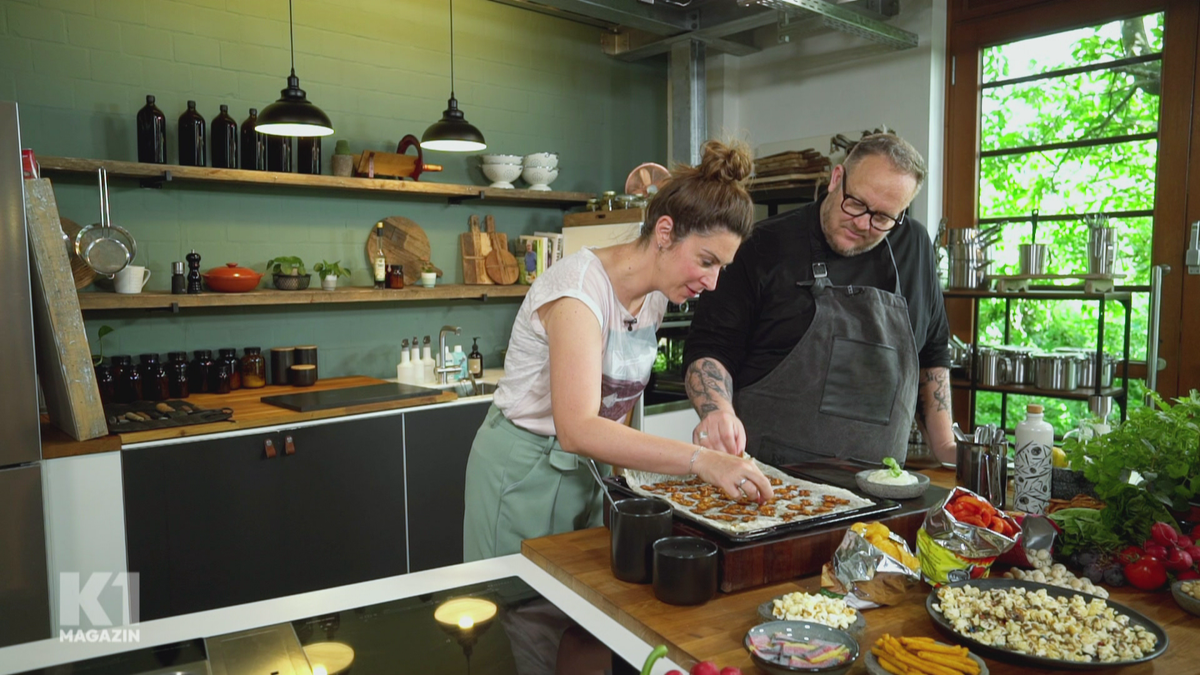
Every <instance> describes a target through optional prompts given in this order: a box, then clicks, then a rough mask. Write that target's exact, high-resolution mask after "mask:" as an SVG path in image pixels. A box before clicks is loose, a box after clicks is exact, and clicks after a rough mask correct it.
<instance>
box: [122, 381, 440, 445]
mask: <svg viewBox="0 0 1200 675" xmlns="http://www.w3.org/2000/svg"><path fill="white" fill-rule="evenodd" d="M372 384H384V381H383V380H379V379H376V378H373V377H360V376H354V377H335V378H330V379H325V380H318V381H317V383H316V384H315V385H313V386H311V387H292V386H288V385H279V386H275V385H272V386H268V387H261V388H259V389H238V390H237V391H235V392H232V393H229V394H193V395H192V396H189V397H188V398H186V399H184V400H186V401H187V402H188V403H194V404H195V405H196V406H197V407H200V408H210V409H215V410H219V409H221V408H232V409H233V419H230V420H226V421H224V422H216V423H213V424H195V425H192V426H186V427H170V428H166V429H151V430H148V431H135V432H132V433H127V434H120V436H121V444H122V445H128V444H130V443H143V442H146V441H161V440H164V439H168V438H183V437H185V436H202V435H205V434H216V433H222V432H226V431H235V430H238V429H253V428H256V427H268V426H275V425H279V424H293V423H295V422H305V421H308V420H318V419H325V418H328V417H341V416H344V415H357V414H360V413H367V412H376V411H379V410H395V409H398V408H408V407H412V406H418V405H429V404H431V403H444V402H446V401H453V400H454V399H456V398H458V396H457V395H456V394H455V393H454V392H453V391H443V392H439V393H438V394H437V395H432V396H423V397H420V398H410V399H404V400H401V401H385V402H382V403H371V404H367V405H356V406H348V407H343V408H327V409H324V410H313V411H310V412H293V411H291V410H285V409H283V408H280V407H277V406H273V405H271V404H269V403H263V402H262V401H261V400H260V399H261V398H262V397H264V396H279V395H282V394H296V393H304V392H312V391H322V390H328V389H342V388H345V387H362V386H367V385H372Z"/></svg>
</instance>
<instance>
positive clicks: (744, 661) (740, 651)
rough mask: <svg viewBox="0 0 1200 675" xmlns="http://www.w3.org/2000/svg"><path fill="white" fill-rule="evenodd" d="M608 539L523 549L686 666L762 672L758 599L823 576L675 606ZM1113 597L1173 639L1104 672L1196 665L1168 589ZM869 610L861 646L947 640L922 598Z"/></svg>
mask: <svg viewBox="0 0 1200 675" xmlns="http://www.w3.org/2000/svg"><path fill="white" fill-rule="evenodd" d="M924 473H926V474H927V475H929V476H930V477H931V478H932V479H933V482H934V483H935V484H939V485H943V486H951V485H953V484H954V473H953V472H952V471H947V470H944V469H935V470H930V471H926V472H924ZM608 544H609V533H608V530H607V529H604V528H593V529H590V530H580V531H577V532H570V533H567V534H559V535H554V536H550V537H543V538H541V539H530V540H526V541H525V542H524V543H523V544H522V546H521V552H522V553H523V554H524V555H525V557H527V558H529V559H530V560H531V561H532V562H533V563H535V564H536V565H538V566H539V567H541V568H542V569H544V570H546V571H547V572H549V573H550V574H551V575H553V576H554V578H556V579H558V580H559V581H561V582H562V583H563V584H564V585H566V586H567V587H569V588H570V589H571V590H573V591H575V592H576V593H577V594H579V595H580V596H582V597H583V598H584V599H586V600H588V601H589V602H591V603H592V604H593V605H595V606H596V607H597V608H599V609H600V610H602V611H604V612H605V613H606V614H608V615H609V616H611V617H612V618H613V619H615V620H616V621H617V622H618V623H620V624H621V625H622V626H624V627H625V628H627V629H628V630H630V631H631V632H633V633H634V634H635V635H637V636H638V637H639V638H641V639H642V640H644V641H646V642H647V643H649V644H651V645H658V644H665V645H667V648H668V650H669V651H668V656H669V657H670V658H671V659H672V660H673V661H675V662H676V663H678V664H680V665H686V667H688V668H691V666H692V665H694V664H695V663H696V662H697V661H713V662H715V663H716V664H717V666H718V667H720V668H724V667H725V666H736V667H738V668H741V669H742V670H743V671H744V672H746V673H747V675H749V674H750V673H761V672H762V671H761V670H759V669H758V668H757V667H756V666H754V664H753V662H752V661H751V660H750V655H749V653H748V652H747V651H746V650H745V648H744V647H743V646H742V639H743V638H744V637H745V635H746V631H747V630H749V629H750V628H751V627H753V626H754V625H756V624H757V623H759V621H758V619H757V609H758V606H759V605H760V604H762V603H763V602H766V601H767V600H770V599H771V598H774V597H776V596H779V595H782V594H784V593H791V592H793V591H809V592H813V591H816V590H818V589H819V588H820V579H819V578H818V577H816V576H813V577H807V578H803V579H797V580H795V581H791V582H787V583H781V584H774V585H770V586H763V587H760V588H756V589H751V590H746V591H740V592H737V593H728V594H725V593H718V594H717V597H716V598H714V599H713V600H710V601H709V602H707V603H705V604H704V605H700V606H698V607H676V606H673V605H667V604H665V603H662V602H659V601H658V599H656V598H655V597H654V589H653V588H652V587H651V586H650V585H648V584H647V585H638V584H629V583H625V582H623V581H618V580H617V579H616V578H614V577H613V575H612V572H611V570H610V568H609V547H608ZM1112 599H1113V600H1114V601H1116V602H1119V603H1121V604H1125V605H1128V606H1129V607H1132V608H1133V609H1136V610H1138V611H1139V612H1141V613H1143V614H1145V615H1146V616H1148V617H1150V618H1151V619H1153V620H1154V621H1156V622H1158V623H1159V625H1161V626H1162V627H1163V628H1164V629H1165V630H1166V632H1167V635H1168V636H1169V637H1170V641H1171V642H1170V646H1168V647H1167V652H1166V653H1165V654H1163V655H1162V656H1160V657H1159V658H1157V659H1155V660H1154V661H1151V662H1150V663H1146V664H1142V665H1139V666H1132V667H1128V668H1121V669H1114V670H1106V671H1105V672H1109V673H1120V674H1121V675H1135V674H1138V675H1140V674H1147V673H1157V674H1160V675H1175V674H1176V673H1187V672H1195V668H1196V664H1195V663H1194V662H1195V661H1196V660H1198V659H1200V639H1198V638H1200V630H1198V629H1197V627H1198V626H1200V623H1198V621H1200V619H1197V618H1196V617H1194V616H1192V615H1190V614H1188V613H1186V612H1184V611H1183V610H1182V609H1181V608H1180V607H1179V606H1178V605H1177V604H1175V600H1174V599H1173V598H1172V597H1171V593H1170V591H1162V592H1158V593H1145V592H1142V591H1137V590H1132V589H1129V588H1121V589H1116V591H1115V592H1114V593H1113V595H1112ZM865 616H866V619H867V631H866V635H865V638H864V640H863V642H862V645H863V648H864V649H865V648H867V647H868V646H869V645H871V644H873V643H874V642H875V640H876V639H877V638H878V637H879V636H880V635H882V634H884V633H891V634H892V635H896V636H900V635H905V636H920V635H925V636H929V637H933V638H936V639H938V640H940V641H943V642H945V641H947V638H946V637H945V636H944V635H942V634H941V633H940V632H939V631H938V630H937V628H936V627H935V625H934V623H933V621H932V620H931V619H930V618H929V615H928V614H927V613H926V611H925V605H924V603H923V602H920V603H917V602H912V603H907V604H904V605H897V606H894V607H881V608H878V609H870V610H866V612H865ZM985 661H986V662H987V665H988V668H989V670H990V671H991V672H992V673H993V674H994V675H1018V674H1021V675H1025V673H1026V672H1027V671H1029V670H1030V669H1029V668H1028V667H1025V666H1016V665H1012V664H1008V663H1004V662H1001V661H996V660H994V659H990V658H985ZM1034 670H1038V669H1034ZM866 672H867V668H866V666H865V665H864V663H863V658H862V657H861V656H860V657H859V659H858V661H857V662H856V663H855V665H854V667H853V668H852V669H851V670H850V673H852V674H854V675H861V674H862V673H866ZM1040 672H1051V671H1049V670H1040Z"/></svg>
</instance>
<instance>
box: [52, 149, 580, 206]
mask: <svg viewBox="0 0 1200 675" xmlns="http://www.w3.org/2000/svg"><path fill="white" fill-rule="evenodd" d="M38 161H39V163H40V164H41V167H42V170H43V171H46V172H63V173H79V174H94V173H95V172H96V170H97V169H99V168H100V167H104V168H105V169H107V170H108V174H109V176H111V177H113V178H136V179H140V180H141V181H142V185H143V186H145V187H159V186H161V185H163V184H166V183H170V182H174V181H197V182H213V183H234V184H240V185H280V186H286V187H305V188H317V189H321V190H355V191H360V192H392V193H396V194H398V195H409V196H414V197H432V198H446V199H449V200H450V201H452V202H457V201H460V200H467V199H479V200H482V201H490V202H518V203H528V204H543V205H545V204H549V205H554V206H559V207H562V208H569V207H571V206H579V205H583V204H585V203H586V202H587V200H589V199H592V198H593V197H595V196H596V195H595V194H593V193H589V192H556V191H551V192H539V191H535V190H501V189H497V188H490V187H481V186H476V185H455V184H452V183H430V182H422V181H412V180H395V179H382V178H356V177H342V176H323V175H309V174H301V173H281V172H277V171H244V170H242V169H214V168H209V167H202V166H179V165H177V164H142V163H139V162H120V161H116V160H108V159H79V158H74V157H38Z"/></svg>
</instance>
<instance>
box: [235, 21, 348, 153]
mask: <svg viewBox="0 0 1200 675" xmlns="http://www.w3.org/2000/svg"><path fill="white" fill-rule="evenodd" d="M288 35H289V39H290V41H291V54H292V74H291V75H289V76H288V80H287V83H288V84H287V88H286V89H283V90H281V91H280V92H279V100H278V101H275V102H274V103H272V104H271V105H269V106H267V107H266V108H263V110H262V112H260V113H258V124H256V125H255V126H254V130H255V131H258V132H260V133H264V134H270V135H272V136H300V137H307V136H330V135H332V134H333V123H332V122H330V121H329V115H326V114H325V113H324V112H323V111H322V110H321V109H320V108H318V107H317V106H315V105H313V104H312V103H309V102H308V98H307V97H306V96H305V94H304V90H303V89H301V88H300V78H298V77H296V29H295V26H294V25H293V23H292V0H288Z"/></svg>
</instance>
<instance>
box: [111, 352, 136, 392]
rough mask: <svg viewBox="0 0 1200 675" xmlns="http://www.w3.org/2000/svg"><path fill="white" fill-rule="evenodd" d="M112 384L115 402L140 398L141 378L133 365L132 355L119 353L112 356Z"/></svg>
mask: <svg viewBox="0 0 1200 675" xmlns="http://www.w3.org/2000/svg"><path fill="white" fill-rule="evenodd" d="M112 364H113V384H114V389H115V390H116V394H117V403H133V402H134V401H140V400H141V399H142V378H141V376H139V375H138V371H137V368H136V367H134V365H133V357H132V356H126V355H120V356H114V357H112Z"/></svg>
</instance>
